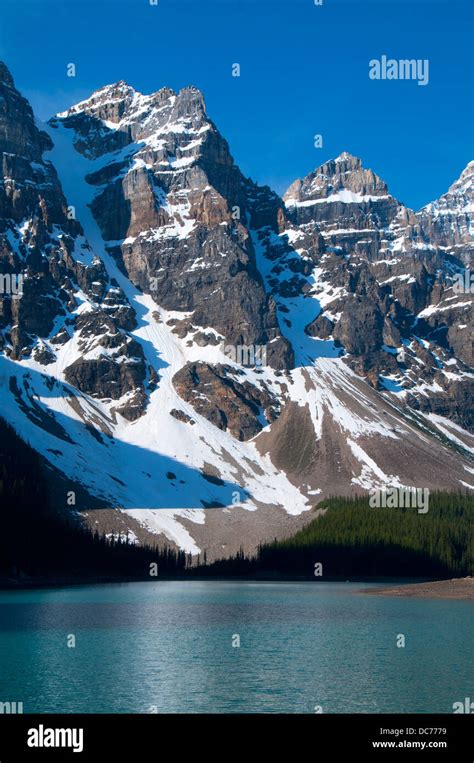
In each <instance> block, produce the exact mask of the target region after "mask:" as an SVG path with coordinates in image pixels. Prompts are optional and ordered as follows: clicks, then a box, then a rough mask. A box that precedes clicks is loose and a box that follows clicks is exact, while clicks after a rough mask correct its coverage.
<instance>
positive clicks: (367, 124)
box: [0, 0, 474, 209]
mask: <svg viewBox="0 0 474 763" xmlns="http://www.w3.org/2000/svg"><path fill="white" fill-rule="evenodd" d="M0 15H1V22H0V58H1V59H2V60H4V61H5V62H6V64H7V65H8V66H9V67H10V69H11V71H12V73H13V76H14V78H15V81H16V84H17V87H18V88H19V89H20V90H21V91H22V92H23V93H24V94H25V95H26V96H27V97H28V98H29V99H30V101H31V102H32V105H33V107H34V109H35V111H36V113H37V114H38V116H39V117H40V118H42V119H45V118H48V117H49V116H51V115H52V114H53V113H54V112H56V111H58V110H61V109H64V108H67V107H68V106H70V105H72V104H73V103H75V102H77V101H78V100H80V99H81V98H84V97H86V96H88V95H89V94H90V92H92V91H93V90H95V89H97V88H98V87H101V86H103V85H104V84H108V83H110V82H115V81H117V80H119V79H125V80H126V81H127V82H129V83H130V84H131V85H133V86H134V87H135V88H137V89H138V90H140V91H141V92H144V93H149V92H153V91H154V90H157V89H159V88H160V87H163V86H165V85H166V86H170V87H172V88H174V89H179V88H181V87H183V86H185V85H188V84H194V85H196V86H197V87H199V88H200V89H201V90H202V91H203V92H204V95H205V98H206V103H207V110H208V113H209V115H210V117H211V118H212V119H213V120H214V122H215V123H216V124H217V126H218V128H219V129H220V130H221V132H222V134H223V135H224V136H225V137H226V139H227V140H228V142H229V144H230V147H231V151H232V154H233V156H234V158H235V160H236V161H237V163H238V164H239V165H240V167H241V168H242V170H243V171H244V173H245V174H246V175H249V176H251V177H252V178H253V179H254V180H257V181H259V182H262V183H268V184H269V185H271V186H272V187H273V188H275V190H277V191H278V192H283V191H284V190H285V189H286V188H287V186H288V185H289V184H290V183H291V182H292V181H293V180H294V179H295V178H297V177H301V176H303V175H305V174H307V173H308V172H309V171H311V170H312V169H314V168H315V167H316V166H318V165H319V164H321V163H322V162H324V161H326V160H327V159H329V158H332V157H334V156H337V155H338V154H339V153H341V151H344V150H347V151H349V152H351V153H353V154H355V155H357V156H360V157H361V158H362V160H363V162H364V165H365V166H367V167H371V168H372V169H373V170H374V171H375V172H377V173H378V174H379V175H381V176H382V177H383V179H384V180H385V181H386V182H387V183H388V185H389V188H390V190H391V192H392V193H393V194H394V195H395V196H397V197H398V198H399V199H400V200H401V201H403V202H404V203H406V204H408V205H409V206H411V207H413V208H415V209H417V208H419V207H420V206H422V205H423V204H425V203H427V202H429V201H431V200H432V199H434V198H436V197H437V196H439V195H440V194H441V193H444V192H445V191H446V190H447V188H448V186H449V185H450V184H451V183H452V182H453V181H454V180H455V179H456V178H457V177H458V175H459V174H460V172H461V170H462V169H463V168H464V167H465V165H466V164H467V162H468V161H469V160H470V159H474V148H473V135H474V116H473V79H474V77H473V69H474V66H473V61H474V59H473V44H472V40H473V32H474V27H473V3H472V0H461V1H459V2H458V1H457V0H395V1H394V2H392V0H368V1H367V0H345V1H344V0H323V5H322V6H320V7H319V6H315V5H314V0H285V1H283V0H212V1H211V0H158V5H157V6H151V5H150V4H149V0H21V1H20V0H0ZM382 54H386V55H387V56H388V57H391V58H395V59H402V58H403V59H404V58H416V59H429V62H430V69H429V74H430V80H429V84H428V85H427V86H425V87H423V86H420V85H418V84H417V83H416V82H414V81H373V80H370V79H369V76H368V70H369V60H370V59H372V58H380V56H381V55H382ZM71 62H72V63H75V64H76V67H77V76H76V77H75V78H68V77H67V76H66V65H67V64H68V63H71ZM233 63H239V64H240V65H241V76H240V78H234V77H232V76H231V66H232V64H233ZM316 133H321V134H322V135H323V148H321V149H316V148H315V147H314V145H313V143H314V135H315V134H316Z"/></svg>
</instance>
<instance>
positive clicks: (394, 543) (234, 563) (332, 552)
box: [190, 492, 474, 579]
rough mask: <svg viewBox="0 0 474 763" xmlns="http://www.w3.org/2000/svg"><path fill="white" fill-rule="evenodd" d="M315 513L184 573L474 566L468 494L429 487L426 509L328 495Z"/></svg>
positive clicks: (440, 574)
mask: <svg viewBox="0 0 474 763" xmlns="http://www.w3.org/2000/svg"><path fill="white" fill-rule="evenodd" d="M318 509H324V511H325V513H324V514H323V515H322V516H319V517H317V518H315V519H314V520H313V521H312V522H310V523H309V524H308V525H307V526H306V527H304V528H303V529H302V530H299V531H298V532H297V533H296V534H295V535H293V536H292V537H290V538H288V539H285V540H280V541H277V540H275V541H274V542H273V543H268V544H264V545H261V546H260V547H259V548H258V551H257V554H256V556H255V557H253V558H249V557H246V556H245V554H244V553H243V551H242V550H240V552H239V553H238V554H236V555H235V556H234V557H232V558H231V559H226V560H220V561H217V562H214V564H212V565H209V566H208V567H206V568H203V567H201V568H199V569H193V570H191V571H190V572H191V574H196V575H202V574H205V575H209V576H228V575H249V574H257V575H261V574H266V575H268V574H277V575H282V576H298V577H308V578H313V577H314V575H315V565H317V564H321V565H322V578H323V579H328V578H335V579H337V578H344V579H350V578H364V577H395V578H402V577H413V578H414V577H427V578H429V577H437V578H451V577H465V576H467V575H472V574H474V533H473V520H474V497H472V496H470V495H467V494H463V493H443V492H438V493H432V494H431V495H430V501H429V511H428V512H427V513H426V514H418V512H417V510H416V509H410V508H406V509H394V508H385V509H384V508H372V507H370V506H369V503H368V497H367V498H366V497H358V498H331V499H328V500H326V501H324V502H322V503H321V504H320V505H319V506H318Z"/></svg>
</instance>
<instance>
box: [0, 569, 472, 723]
mask: <svg viewBox="0 0 474 763" xmlns="http://www.w3.org/2000/svg"><path fill="white" fill-rule="evenodd" d="M364 587H368V586H364V584H361V583H321V582H302V583H286V582H285V583H281V582H275V583H260V582H215V581H204V582H198V581H183V582H181V581H180V582H166V581H163V582H159V581H158V582H153V583H151V582H150V583H127V584H123V585H116V584H115V585H101V586H82V587H71V588H65V589H47V590H46V589H43V590H35V591H20V592H0V702H5V701H10V702H23V707H24V712H25V713H28V712H44V713H49V712H60V713H72V712H78V713H81V712H87V713H105V712H112V713H124V712H137V713H146V712H192V713H200V712H265V713H268V712H291V713H293V712H302V713H313V712H315V707H316V706H320V707H321V708H322V710H323V712H325V713H334V712H342V713H354V712H355V713H379V712H382V713H389V712H422V713H424V712H438V713H452V706H453V702H457V701H463V700H464V698H465V697H469V696H474V695H473V689H474V669H473V660H472V643H473V635H474V633H473V614H474V606H473V604H472V603H471V602H467V601H449V600H447V601H440V600H428V599H414V598H392V597H389V596H368V595H364V594H361V593H360V590H361V589H362V588H364ZM370 587H373V585H371V586H370ZM400 634H403V635H404V637H405V647H404V648H399V647H397V637H398V636H399V635H400ZM71 635H73V636H75V642H76V646H75V648H68V646H67V642H68V637H70V636H71ZM237 636H238V637H239V638H240V647H237V646H233V643H234V644H237V643H238V639H237V638H236V637H237ZM69 640H70V642H72V639H69ZM399 641H400V639H399Z"/></svg>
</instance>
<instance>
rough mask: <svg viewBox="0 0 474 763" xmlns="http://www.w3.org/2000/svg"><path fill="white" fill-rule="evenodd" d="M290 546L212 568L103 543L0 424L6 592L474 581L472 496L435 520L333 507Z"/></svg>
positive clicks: (440, 497)
mask: <svg viewBox="0 0 474 763" xmlns="http://www.w3.org/2000/svg"><path fill="white" fill-rule="evenodd" d="M318 508H322V509H325V512H324V514H323V515H322V516H320V517H318V518H316V519H313V520H312V521H311V522H310V523H309V524H308V525H307V526H306V527H304V528H303V529H302V530H300V531H299V532H297V533H296V534H295V535H293V536H292V537H290V538H288V539H286V540H280V541H276V540H275V541H274V542H273V543H266V544H262V545H261V546H260V547H259V548H258V549H257V552H256V554H255V555H253V556H246V555H245V553H244V552H243V550H241V551H240V552H239V553H238V554H236V555H235V556H233V557H231V558H227V559H222V560H217V561H214V562H212V563H207V559H206V553H205V552H203V555H202V558H201V556H199V557H198V558H197V559H196V558H192V557H191V555H189V554H185V553H184V552H183V551H177V550H175V549H172V548H167V547H161V548H158V547H152V546H136V545H134V544H132V543H130V542H128V540H127V538H125V537H124V536H123V535H122V536H121V535H118V534H116V535H115V536H114V537H108V538H106V537H104V536H99V535H98V533H97V532H95V533H93V532H92V531H91V530H90V529H89V528H87V527H85V526H82V525H80V524H79V523H78V522H77V520H76V519H75V518H74V517H67V516H65V515H64V513H63V512H61V513H57V512H55V511H54V509H53V508H52V507H51V506H50V505H49V503H48V490H47V483H46V480H45V475H44V471H43V468H42V465H41V462H40V459H39V456H38V455H37V453H36V452H35V451H34V450H33V449H31V448H30V447H29V446H28V445H27V444H26V443H24V442H23V441H22V440H21V439H20V438H19V437H18V435H17V434H16V433H15V431H14V430H13V429H12V428H11V427H10V426H8V425H7V424H6V423H5V422H4V421H2V420H1V419H0V522H1V525H0V528H1V532H0V588H3V589H19V588H32V587H55V586H68V585H76V584H77V585H81V584H93V583H111V582H131V581H146V580H148V581H149V580H152V581H156V580H158V579H164V580H178V579H179V580H198V579H210V578H212V579H215V580H219V579H220V580H228V579H234V580H261V581H264V580H268V581H276V580H282V581H283V580H313V581H318V580H319V581H325V582H330V581H348V580H349V581H354V582H365V581H367V582H369V581H370V582H376V581H378V582H391V581H399V580H402V579H404V580H406V581H407V582H408V581H409V580H410V581H414V580H437V579H450V578H463V577H467V576H470V575H473V573H474V561H473V560H474V539H473V519H474V497H472V496H469V495H467V494H464V493H433V494H431V495H430V504H429V511H428V512H427V513H425V514H420V513H418V512H417V510H416V509H411V508H407V509H394V508H371V507H369V504H368V498H366V497H357V498H337V497H335V498H331V499H328V500H326V501H324V502H323V503H321V504H319V505H318Z"/></svg>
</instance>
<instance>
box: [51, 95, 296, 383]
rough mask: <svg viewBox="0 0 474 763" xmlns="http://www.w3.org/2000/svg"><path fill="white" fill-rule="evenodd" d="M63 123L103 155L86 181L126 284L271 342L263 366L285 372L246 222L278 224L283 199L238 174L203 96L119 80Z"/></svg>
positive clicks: (244, 338) (226, 333) (244, 337)
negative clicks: (149, 90)
mask: <svg viewBox="0 0 474 763" xmlns="http://www.w3.org/2000/svg"><path fill="white" fill-rule="evenodd" d="M109 101H110V102H111V103H109ZM61 120H62V122H63V124H64V125H65V126H66V127H67V128H69V129H72V130H75V133H76V148H77V149H78V150H79V151H81V152H83V153H84V154H85V155H87V156H93V157H95V158H97V157H104V163H103V165H102V166H101V167H100V168H98V169H97V170H96V171H95V172H94V173H93V174H91V175H90V176H89V177H88V182H89V183H90V184H91V185H93V186H97V188H98V192H97V195H96V196H95V198H94V202H93V205H92V209H93V213H94V215H95V217H96V219H97V221H98V222H99V224H100V227H101V230H102V233H103V236H104V238H105V239H106V241H108V242H110V243H109V249H110V251H111V253H112V254H113V256H114V257H115V258H116V259H117V261H118V262H119V263H120V266H121V268H122V270H123V271H124V272H125V273H126V274H127V275H128V276H129V278H130V279H131V280H132V282H133V283H134V284H136V285H137V286H139V287H140V289H142V290H143V291H145V292H149V293H150V294H151V295H152V296H153V298H154V299H155V300H156V302H157V303H158V304H160V305H161V306H162V307H164V308H166V309H169V310H181V311H187V312H190V313H192V315H191V317H190V322H191V323H192V325H193V326H195V327H196V328H198V327H201V328H202V329H204V330H205V329H206V328H207V327H209V326H212V327H213V328H214V329H215V330H216V331H218V332H219V333H220V334H221V335H222V336H223V338H224V339H225V341H226V342H229V343H233V344H236V345H239V344H245V345H249V344H252V345H268V346H269V350H268V353H267V359H268V363H269V364H270V365H272V366H274V367H275V368H289V367H291V365H292V362H293V358H292V351H291V347H290V345H289V344H288V342H287V341H286V340H285V339H284V337H283V336H282V335H281V333H280V329H279V324H278V320H277V316H276V311H275V305H274V303H273V301H272V300H271V298H269V297H268V296H267V294H266V293H265V289H264V284H263V281H262V277H261V275H260V273H259V270H258V268H257V264H256V256H255V251H254V248H253V243H252V238H251V235H250V233H249V227H248V226H249V224H250V225H254V226H256V225H261V224H263V223H270V224H271V225H272V226H273V227H274V228H275V229H277V228H278V225H279V219H280V218H281V215H282V214H283V204H282V203H281V201H280V200H279V199H278V197H276V196H275V194H273V193H272V192H271V191H270V189H258V188H257V187H255V186H254V184H253V183H251V182H250V181H248V180H246V179H245V178H244V177H243V176H242V175H241V173H240V171H239V170H238V168H237V167H236V166H235V164H234V162H233V160H232V157H231V155H230V152H229V148H228V145H227V143H226V141H225V140H224V139H223V138H222V137H221V136H220V135H219V133H218V131H217V130H216V128H215V126H214V125H213V123H212V122H211V121H210V120H209V119H208V117H207V115H206V111H205V105H204V99H203V97H202V94H201V93H200V92H199V91H197V90H196V89H195V88H191V87H189V88H184V89H183V90H181V91H180V92H179V93H178V94H176V93H174V92H173V91H171V90H169V89H167V88H165V89H163V90H160V91H158V92H157V93H154V94H152V95H150V96H143V95H140V94H138V93H136V92H135V91H133V89H132V88H130V87H129V86H127V85H125V84H124V83H117V84H116V85H113V86H110V87H108V88H104V89H103V90H102V91H99V92H98V93H96V94H94V95H93V96H92V97H91V98H90V99H89V100H88V101H86V102H84V103H83V104H79V105H78V106H76V107H74V108H73V109H70V110H69V112H67V113H66V114H64V115H61ZM101 120H108V122H112V123H113V124H114V128H113V129H111V128H110V127H107V126H106V125H104V123H103V122H102V121H101ZM53 124H54V120H53ZM112 136H114V137H112ZM119 149H121V150H119ZM114 152H115V153H114ZM279 216H280V218H279Z"/></svg>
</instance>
